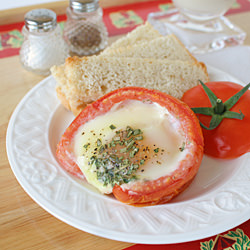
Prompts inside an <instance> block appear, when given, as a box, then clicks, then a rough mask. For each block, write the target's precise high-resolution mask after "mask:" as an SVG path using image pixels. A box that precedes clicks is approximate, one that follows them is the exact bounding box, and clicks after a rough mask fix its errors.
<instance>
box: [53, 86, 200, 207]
mask: <svg viewBox="0 0 250 250" xmlns="http://www.w3.org/2000/svg"><path fill="white" fill-rule="evenodd" d="M202 156H203V136H202V132H201V128H200V125H199V121H198V119H197V118H196V116H195V115H194V113H193V112H192V111H191V109H190V108H189V107H188V106H187V105H186V104H184V103H182V102H181V101H180V100H177V99H176V98H174V97H171V96H169V95H167V94H165V93H162V92H159V91H156V90H149V89H145V88H138V87H127V88H122V89H118V90H115V91H113V92H110V93H109V94H107V95H105V96H103V97H102V98H100V99H99V100H97V101H96V102H94V103H92V104H90V105H88V106H87V107H86V108H85V109H84V110H83V111H82V112H81V113H80V114H79V115H78V116H77V117H76V118H75V120H74V121H73V122H72V124H71V125H70V126H69V127H68V128H67V129H66V131H65V133H64V135H63V136H62V139H61V141H60V143H59V144H58V147H57V157H58V159H59V161H60V163H61V165H62V166H63V167H64V168H65V169H66V170H67V171H69V172H70V173H73V174H75V175H77V176H78V177H84V178H85V179H86V180H87V181H88V182H89V183H90V184H92V185H93V186H95V187H96V188H97V189H98V190H99V191H100V192H101V193H103V194H110V193H113V194H114V196H115V197H116V198H117V199H118V200H120V201H121V202H124V203H127V204H131V205H135V206H146V205H155V204H162V203H166V202H168V201H170V200H171V199H172V198H173V197H175V196H176V195H178V194H179V193H180V192H182V191H183V190H185V189H186V188H187V187H188V185H189V184H190V183H191V181H192V180H193V178H194V177H195V175H196V173H197V171H198V169H199V166H200V163H201V160H202Z"/></svg>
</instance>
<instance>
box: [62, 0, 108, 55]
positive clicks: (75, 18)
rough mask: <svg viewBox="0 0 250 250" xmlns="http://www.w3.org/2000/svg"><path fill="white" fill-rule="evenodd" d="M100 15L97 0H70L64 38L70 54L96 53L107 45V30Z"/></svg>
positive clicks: (100, 10) (100, 11)
mask: <svg viewBox="0 0 250 250" xmlns="http://www.w3.org/2000/svg"><path fill="white" fill-rule="evenodd" d="M102 16H103V11H102V9H101V8H100V6H99V2H98V0H70V5H69V7H68V8H67V21H66V24H65V27H64V39H65V41H66V42H67V44H68V46H69V51H70V55H71V56H73V55H77V56H88V55H93V54H97V53H98V52H99V51H101V50H103V49H104V48H105V47H106V46H107V44H108V32H107V29H106V26H105V24H104V23H103V20H102Z"/></svg>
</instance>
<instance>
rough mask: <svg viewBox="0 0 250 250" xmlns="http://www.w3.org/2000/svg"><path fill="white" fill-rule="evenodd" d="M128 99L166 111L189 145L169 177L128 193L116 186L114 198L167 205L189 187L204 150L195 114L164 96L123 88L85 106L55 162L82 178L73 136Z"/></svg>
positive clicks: (137, 185)
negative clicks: (180, 128) (151, 103)
mask: <svg viewBox="0 0 250 250" xmlns="http://www.w3.org/2000/svg"><path fill="white" fill-rule="evenodd" d="M127 99H130V100H140V101H147V102H148V101H150V102H156V103H158V104H159V105H161V106H163V107H166V108H167V109H168V111H169V112H170V113H171V114H173V115H175V116H176V117H178V119H179V120H180V121H181V122H182V128H183V130H184V131H185V134H186V137H187V141H189V142H192V143H190V145H189V144H188V145H186V147H187V148H189V154H188V156H187V157H186V158H185V159H184V160H183V161H181V162H180V164H179V166H178V168H177V169H176V170H175V171H174V173H172V174H171V175H166V176H163V177H161V178H159V179H157V180H154V181H148V182H135V184H134V185H131V186H130V187H129V188H128V189H127V188H124V186H123V185H121V186H118V185H115V186H114V188H113V194H114V196H115V197H116V198H117V199H118V200H120V201H121V202H124V203H127V204H131V205H134V206H146V205H155V204H162V203H166V202H168V201H169V200H171V199H172V198H173V197H175V196H176V195H177V194H179V193H180V192H182V191H183V190H184V189H186V188H187V187H188V185H189V184H190V183H191V181H192V180H193V178H194V177H195V175H196V173H197V171H198V169H199V166H200V163H201V160H202V157H203V146H204V141H203V136H202V131H201V128H200V125H199V121H198V119H197V118H196V116H195V114H194V113H193V112H192V110H191V109H190V108H189V107H188V106H187V105H186V104H185V103H183V102H181V101H180V100H177V99H176V98H173V97H171V96H169V95H167V94H164V93H162V92H159V91H156V90H149V89H145V88H140V87H126V88H122V89H118V90H115V91H112V92H110V93H109V94H107V95H105V96H103V97H102V98H100V99H98V100H97V101H96V102H94V103H92V104H90V105H88V106H87V107H86V108H85V109H84V110H83V111H82V112H81V113H80V114H79V115H78V116H77V117H76V118H75V120H74V121H73V122H72V123H71V125H70V126H69V127H68V128H67V129H66V131H65V133H64V135H63V136H62V139H61V141H60V142H59V144H58V146H57V158H58V160H59V162H60V163H61V165H62V167H63V168H64V169H66V171H68V172H70V173H71V174H74V175H76V176H78V177H81V178H83V175H82V174H81V171H80V169H79V167H78V166H77V164H76V162H75V159H74V157H73V155H72V147H71V142H72V139H73V138H74V134H75V133H76V132H77V129H78V128H79V127H80V126H81V125H82V124H84V123H86V122H87V121H89V120H90V119H94V118H95V117H96V116H99V115H102V114H104V113H106V112H107V111H109V110H110V109H111V108H112V106H113V105H114V104H116V103H119V102H121V101H123V100H127Z"/></svg>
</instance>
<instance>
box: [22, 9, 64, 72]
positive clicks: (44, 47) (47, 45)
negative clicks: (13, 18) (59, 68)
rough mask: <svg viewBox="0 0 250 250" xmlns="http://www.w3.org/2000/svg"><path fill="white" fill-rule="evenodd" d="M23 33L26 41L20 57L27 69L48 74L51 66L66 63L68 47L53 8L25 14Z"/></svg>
mask: <svg viewBox="0 0 250 250" xmlns="http://www.w3.org/2000/svg"><path fill="white" fill-rule="evenodd" d="M22 33H23V35H24V42H23V44H22V46H21V49H20V59H21V63H22V65H23V66H24V68H25V69H27V70H29V71H32V72H34V73H37V74H41V75H48V74H49V73H50V68H51V66H53V65H59V64H62V63H64V61H65V59H66V57H67V56H68V54H69V52H68V47H67V45H66V43H65V41H64V40H63V38H62V32H61V28H60V27H59V26H58V25H57V18H56V14H55V13H54V12H53V11H52V10H48V9H35V10H31V11H29V12H28V13H27V14H26V15H25V25H24V27H23V29H22Z"/></svg>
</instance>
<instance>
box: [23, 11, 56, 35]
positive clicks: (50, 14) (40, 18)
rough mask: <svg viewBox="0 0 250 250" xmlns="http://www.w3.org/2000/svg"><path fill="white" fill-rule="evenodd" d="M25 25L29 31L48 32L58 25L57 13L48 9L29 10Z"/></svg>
mask: <svg viewBox="0 0 250 250" xmlns="http://www.w3.org/2000/svg"><path fill="white" fill-rule="evenodd" d="M24 21H25V27H26V28H27V29H28V30H29V31H37V32H47V31H50V30H53V29H54V28H55V27H56V25H57V19H56V13H55V12H54V11H52V10H48V9H35V10H31V11H29V12H28V13H27V14H26V15H25V17H24Z"/></svg>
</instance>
